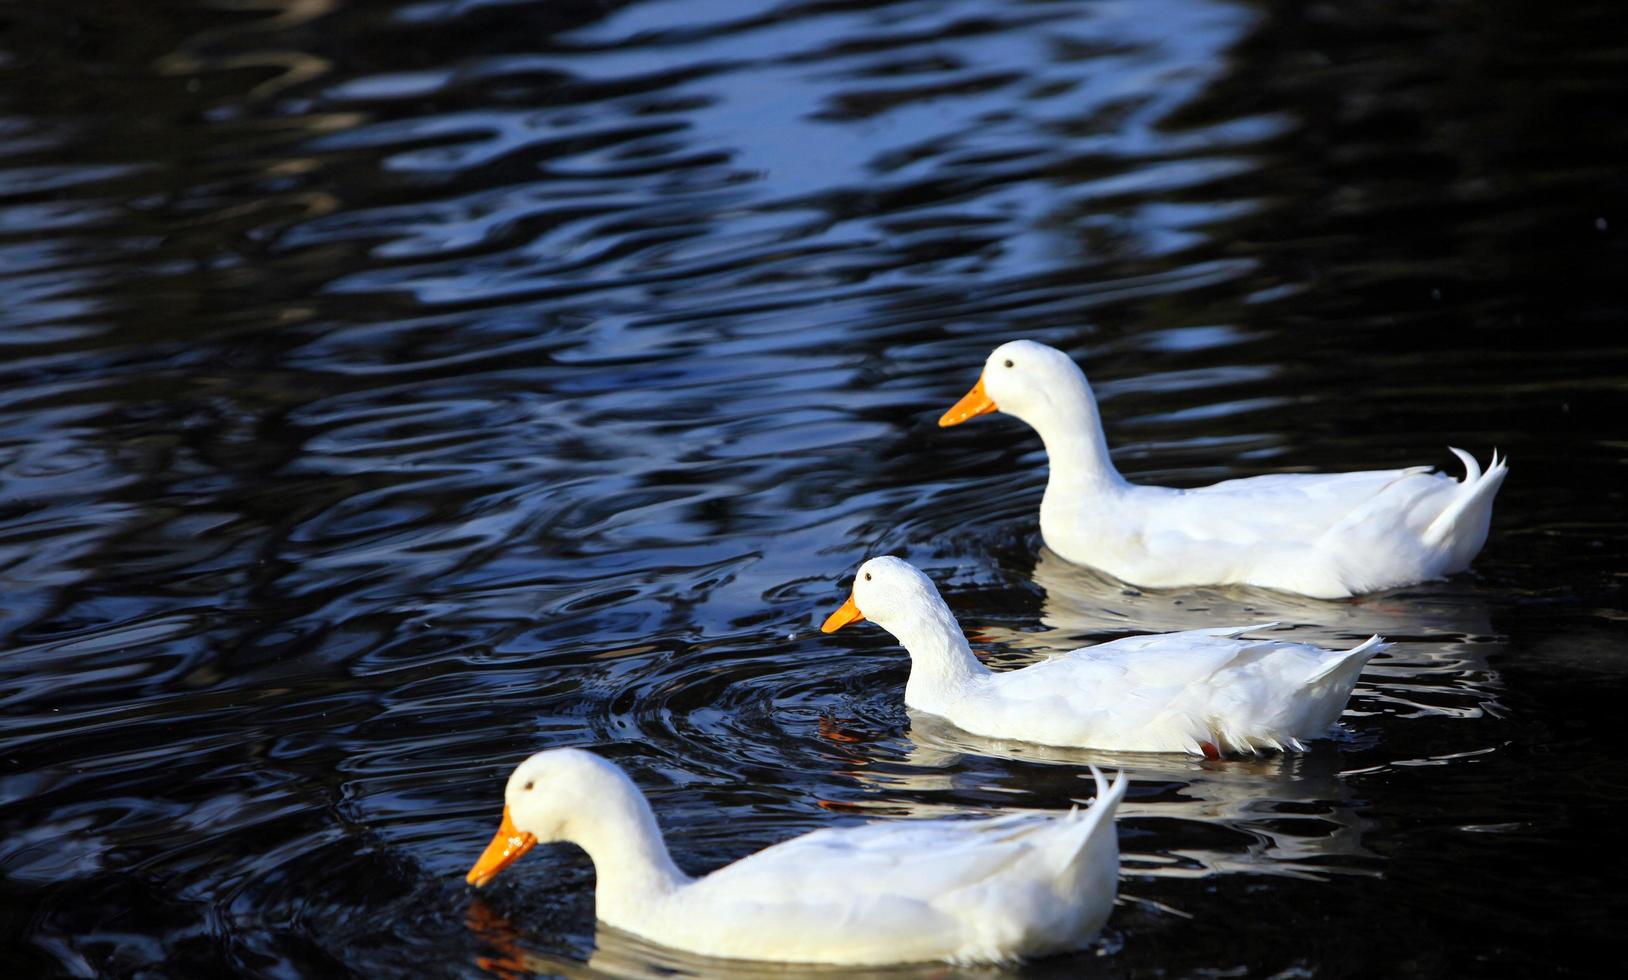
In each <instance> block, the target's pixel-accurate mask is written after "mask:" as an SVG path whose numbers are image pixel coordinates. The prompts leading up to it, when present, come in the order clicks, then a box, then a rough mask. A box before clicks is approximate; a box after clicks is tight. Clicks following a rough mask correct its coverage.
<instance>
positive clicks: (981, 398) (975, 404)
mask: <svg viewBox="0 0 1628 980" xmlns="http://www.w3.org/2000/svg"><path fill="white" fill-rule="evenodd" d="M994 410H995V399H993V398H991V397H989V393H988V392H986V391H984V376H983V375H981V374H980V375H978V383H977V384H975V385H973V386H972V390H971V391H969V392H967V393H966V394H965V395H962V396H961V400H960V401H958V402H956V403H955V404H954V405H951V406H950V410H949V411H948V412H945V413H944V414H943V415H940V416H939V417H938V426H939V428H941V429H947V428H949V427H950V426H952V425H960V424H961V423H962V422H965V421H966V420H967V419H970V418H973V417H975V416H978V415H988V414H989V413H990V412H993V411H994Z"/></svg>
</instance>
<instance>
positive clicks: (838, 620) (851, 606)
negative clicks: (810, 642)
mask: <svg viewBox="0 0 1628 980" xmlns="http://www.w3.org/2000/svg"><path fill="white" fill-rule="evenodd" d="M864 618H865V614H864V613H862V612H860V611H859V606H858V605H857V604H855V603H854V597H853V593H851V592H850V593H849V594H848V601H847V602H844V603H843V604H842V608H840V609H838V610H837V611H836V612H834V613H832V614H831V615H829V616H827V617H825V622H824V623H822V624H820V632H821V633H835V632H836V631H837V630H839V629H842V628H843V627H844V626H847V625H848V624H849V623H857V622H859V621H860V620H862V619H864Z"/></svg>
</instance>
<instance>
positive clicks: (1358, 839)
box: [850, 711, 1378, 877]
mask: <svg viewBox="0 0 1628 980" xmlns="http://www.w3.org/2000/svg"><path fill="white" fill-rule="evenodd" d="M907 735H908V737H909V744H908V746H907V747H906V749H905V751H904V753H903V756H902V757H901V758H899V759H898V760H897V761H886V762H883V761H880V760H879V761H878V764H877V765H874V766H871V767H867V768H864V769H858V770H854V771H852V772H851V773H850V774H851V775H853V776H855V777H856V778H858V779H859V780H860V781H861V782H863V783H865V784H866V785H868V786H870V787H872V788H875V789H880V790H885V792H886V794H887V796H888V804H886V808H887V809H888V811H889V812H896V811H897V809H899V808H902V809H904V810H906V811H908V812H909V813H910V815H912V816H923V817H925V816H942V815H944V814H945V813H951V812H965V810H966V806H965V805H964V804H959V805H958V804H950V803H947V802H945V803H941V802H937V801H935V800H933V799H932V798H933V797H940V798H942V797H945V796H953V797H954V798H956V799H961V800H964V799H965V798H966V797H967V796H968V795H969V794H977V795H985V796H987V795H988V794H992V793H993V794H1003V795H1010V796H1011V797H1012V802H1013V804H1015V805H1018V806H1022V805H1031V806H1032V805H1036V802H1039V800H1038V799H1037V800H1036V802H1027V801H1025V800H1024V797H1025V796H1031V797H1037V798H1039V797H1047V796H1055V795H1056V794H1057V793H1058V791H1059V790H1061V792H1062V793H1063V798H1062V799H1056V800H1052V799H1046V800H1044V802H1045V803H1046V805H1067V803H1069V802H1076V803H1081V804H1083V803H1085V802H1086V801H1087V799H1088V798H1089V797H1088V792H1087V788H1088V787H1089V786H1090V785H1091V783H1090V774H1089V771H1088V770H1087V769H1086V767H1087V766H1097V767H1098V768H1101V769H1105V770H1119V769H1123V770H1125V771H1126V772H1128V773H1129V774H1130V776H1131V778H1132V779H1133V781H1134V782H1133V784H1132V793H1131V795H1130V796H1129V797H1127V798H1126V800H1125V802H1124V803H1123V804H1122V805H1121V807H1120V822H1121V841H1120V846H1121V851H1122V861H1123V864H1124V868H1125V870H1126V871H1127V872H1129V873H1131V874H1133V875H1157V876H1174V877H1200V876H1204V875H1211V874H1229V873H1236V872H1247V873H1252V874H1276V875H1289V876H1297V877H1320V876H1322V875H1326V874H1336V873H1341V874H1344V873H1375V867H1374V862H1375V861H1376V860H1377V858H1378V855H1377V854H1375V853H1374V852H1373V851H1371V850H1369V849H1368V848H1367V847H1365V846H1364V845H1363V843H1362V835H1363V832H1364V831H1365V830H1366V829H1367V828H1368V827H1369V826H1370V822H1369V821H1368V820H1367V819H1365V818H1364V817H1362V816H1361V815H1360V814H1359V813H1357V811H1356V808H1355V807H1356V805H1357V803H1358V802H1360V801H1356V802H1354V801H1353V800H1352V798H1351V795H1350V789H1349V788H1348V787H1347V785H1346V783H1345V781H1344V780H1343V779H1342V776H1343V775H1344V773H1343V771H1342V769H1341V760H1340V754H1339V753H1338V752H1337V751H1335V750H1333V749H1330V748H1328V747H1327V746H1318V747H1316V748H1314V749H1313V750H1312V751H1311V752H1306V753H1289V754H1281V753H1274V754H1271V755H1265V756H1255V757H1243V758H1228V759H1223V760H1219V761H1211V760H1207V759H1202V758H1198V757H1196V756H1185V755H1175V754H1170V753H1144V752H1102V751H1096V750H1091V749H1065V748H1053V747H1050V746H1042V745H1032V744H1029V743H1025V742H1011V741H1005V740H999V739H988V738H984V737H982V736H978V735H973V734H970V733H968V732H965V731H962V730H960V729H958V728H956V727H954V726H953V725H950V724H949V723H947V722H945V721H944V720H943V719H940V718H937V717H935V716H933V715H929V714H926V713H922V712H914V711H913V712H911V715H910V729H909V731H908V733H907ZM1011 762H1022V763H1029V764H1037V763H1038V764H1041V765H1054V766H1067V767H1073V768H1075V769H1076V770H1077V771H1076V773H1075V775H1077V776H1079V777H1081V778H1082V779H1083V781H1081V782H1079V783H1078V784H1077V785H1078V789H1079V792H1080V793H1082V794H1086V795H1080V796H1075V795H1070V794H1069V793H1068V789H1067V787H1068V786H1069V785H1070V784H1069V783H1067V782H1062V783H1059V782H1057V781H1055V780H1053V779H1051V778H1049V777H1044V776H1037V775H1036V773H1035V772H1034V770H1033V769H1032V768H1030V767H1029V766H1024V767H1022V768H1013V767H1012V766H1011V765H1010V764H1009V763H1011ZM1036 789H1038V792H1036V791H1035V790H1036ZM901 799H903V800H914V801H917V802H913V803H912V802H904V803H901V802H900V801H901ZM1171 821H1179V822H1180V823H1181V824H1186V825H1191V824H1201V825H1204V829H1203V830H1202V831H1200V832H1194V831H1193V829H1192V828H1191V826H1172V825H1171V823H1170V822H1171Z"/></svg>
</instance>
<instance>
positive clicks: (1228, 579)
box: [939, 340, 1508, 599]
mask: <svg viewBox="0 0 1628 980" xmlns="http://www.w3.org/2000/svg"><path fill="white" fill-rule="evenodd" d="M1008 365H1011V366H1010V367H1008ZM997 409H998V410H1001V411H1007V412H1010V413H1011V414H1014V415H1016V416H1018V417H1019V418H1021V419H1023V420H1024V421H1026V422H1028V423H1029V424H1030V425H1031V426H1032V427H1033V428H1034V429H1035V430H1036V431H1037V432H1038V433H1039V435H1040V437H1041V440H1042V441H1043V442H1044V443H1045V445H1046V451H1047V455H1048V457H1049V459H1050V464H1051V472H1050V475H1049V477H1048V480H1047V484H1046V492H1045V496H1044V497H1043V498H1042V500H1041V505H1040V533H1041V536H1042V537H1043V538H1044V539H1045V541H1046V544H1047V545H1048V546H1049V547H1050V548H1051V549H1052V550H1053V551H1055V552H1056V553H1057V554H1058V555H1059V556H1061V557H1062V558H1064V559H1066V560H1068V561H1071V562H1074V563H1075V564H1080V565H1088V566H1091V567H1093V568H1097V569H1100V570H1102V571H1104V572H1107V573H1108V574H1110V575H1113V576H1114V577H1115V578H1118V579H1121V580H1122V581H1125V582H1128V583H1130V584H1132V585H1137V586H1142V587H1145V588H1181V587H1192V586H1200V585H1254V586H1260V587H1262V588H1270V589H1279V590H1282V591H1286V592H1296V593H1299V594H1302V595H1308V596H1313V597H1316V598H1324V599H1341V598H1348V597H1350V596H1354V595H1361V594H1364V593H1368V592H1376V591H1380V590H1382V589H1388V588H1395V587H1399V586H1403V585H1411V584H1413V583H1416V582H1421V581H1425V580H1427V579H1433V578H1440V577H1442V576H1445V575H1450V574H1453V573H1455V572H1459V571H1463V570H1464V569H1465V568H1467V567H1469V564H1470V562H1471V560H1473V559H1474V558H1475V556H1476V554H1478V553H1479V552H1480V550H1481V547H1482V545H1484V544H1485V543H1486V539H1487V530H1488V526H1489V524H1490V521H1491V518H1492V503H1493V499H1494V498H1495V497H1496V496H1497V493H1498V489H1499V487H1501V486H1502V485H1503V481H1504V476H1505V474H1506V473H1507V472H1508V467H1507V464H1506V462H1505V461H1504V460H1502V459H1500V458H1499V456H1498V454H1497V453H1494V454H1493V457H1492V462H1491V464H1490V465H1489V466H1488V467H1487V469H1486V470H1485V471H1484V472H1483V471H1482V469H1481V466H1480V465H1479V464H1478V463H1477V462H1476V461H1475V459H1474V457H1472V456H1471V455H1470V454H1468V453H1466V452H1463V451H1462V450H1458V449H1452V450H1451V451H1452V452H1453V453H1454V454H1455V455H1456V456H1458V458H1459V459H1460V460H1461V461H1462V463H1463V465H1464V468H1465V477H1464V479H1463V480H1455V479H1453V478H1451V477H1449V476H1446V475H1444V474H1440V473H1435V472H1432V471H1431V469H1430V468H1429V467H1412V468H1407V469H1396V470H1370V471H1364V472H1353V473H1328V474H1322V473H1315V474H1314V473H1288V474H1274V475H1268V476H1257V477H1249V478H1246V479H1240V480H1228V481H1225V482H1222V483H1217V484H1215V485H1213V486H1208V487H1200V488H1197V489H1191V490H1182V489H1175V488H1171V487H1155V486H1142V485H1138V484H1133V483H1131V482H1129V481H1128V480H1126V479H1125V478H1124V477H1123V476H1121V475H1120V474H1119V472H1118V470H1117V469H1115V467H1114V465H1113V462H1112V460H1111V459H1110V458H1109V455H1108V449H1107V440H1106V438H1105V437H1104V435H1103V430H1102V422H1101V419H1100V417H1099V415H1098V412H1097V404H1096V399H1095V397H1094V395H1093V394H1092V392H1091V387H1090V385H1089V384H1088V383H1087V382H1086V380H1085V376H1084V374H1082V373H1081V372H1080V369H1079V368H1078V367H1077V366H1076V365H1075V364H1074V362H1073V361H1071V360H1070V359H1069V358H1068V357H1067V355H1065V354H1063V353H1062V352H1061V351H1058V350H1055V349H1053V348H1051V347H1047V346H1045V345H1044V344H1037V343H1034V342H1032V341H1025V340H1020V341H1013V342H1011V343H1008V344H1003V345H1002V346H1001V347H998V348H996V350H995V352H994V353H993V354H991V355H990V358H989V360H988V362H987V363H986V365H985V368H984V374H983V376H982V377H981V378H980V380H979V384H978V386H977V387H975V388H974V389H973V392H971V393H969V394H968V396H967V397H966V398H964V399H962V402H961V403H960V404H958V405H957V406H956V407H955V408H952V409H951V410H950V411H949V412H947V413H945V415H944V417H943V418H942V419H940V420H939V424H940V425H954V424H957V423H959V422H961V421H964V420H965V419H967V418H970V417H971V416H972V415H974V414H982V413H983V412H986V411H992V410H997Z"/></svg>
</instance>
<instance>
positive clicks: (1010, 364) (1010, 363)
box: [1006, 357, 1012, 367]
mask: <svg viewBox="0 0 1628 980" xmlns="http://www.w3.org/2000/svg"><path fill="white" fill-rule="evenodd" d="M1006 366H1007V367H1011V366H1012V359H1011V358H1010V357H1008V358H1007V359H1006Z"/></svg>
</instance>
